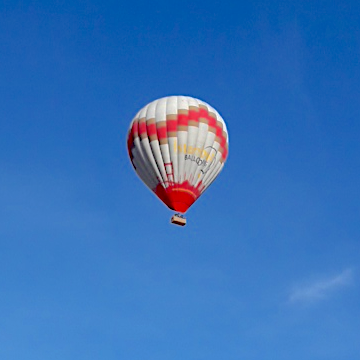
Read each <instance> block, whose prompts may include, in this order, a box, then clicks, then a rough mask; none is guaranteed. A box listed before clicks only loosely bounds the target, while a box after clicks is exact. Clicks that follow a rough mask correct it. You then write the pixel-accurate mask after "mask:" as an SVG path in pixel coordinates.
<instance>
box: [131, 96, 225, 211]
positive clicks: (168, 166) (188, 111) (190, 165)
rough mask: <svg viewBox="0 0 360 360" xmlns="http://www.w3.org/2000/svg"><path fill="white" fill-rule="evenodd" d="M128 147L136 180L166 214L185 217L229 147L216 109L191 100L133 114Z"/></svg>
mask: <svg viewBox="0 0 360 360" xmlns="http://www.w3.org/2000/svg"><path fill="white" fill-rule="evenodd" d="M127 145H128V151H129V156H130V160H131V163H132V164H133V166H134V169H135V171H136V173H137V174H138V175H139V177H140V179H141V180H142V181H143V182H144V183H145V184H146V185H147V186H148V187H149V188H150V189H151V190H152V191H153V192H154V193H155V194H156V195H157V196H158V197H159V198H160V199H161V200H162V201H163V202H164V203H165V204H166V205H167V206H168V207H169V208H170V209H172V210H175V211H177V212H181V213H185V212H186V211H187V210H188V208H189V207H190V206H191V205H192V204H193V203H194V202H195V201H196V200H197V199H198V198H199V196H200V195H201V194H202V193H203V192H204V191H205V190H206V189H207V188H208V187H209V185H210V184H211V183H212V182H213V181H214V180H215V178H216V177H217V175H218V174H219V172H220V171H221V170H222V168H223V166H224V163H225V161H226V158H227V155H228V148H229V141H228V132H227V129H226V125H225V122H224V120H223V119H222V117H221V116H220V115H219V113H218V112H217V111H216V110H215V109H214V108H212V107H211V106H210V105H208V104H207V103H205V102H204V101H201V100H198V99H195V98H192V97H188V96H170V97H165V98H162V99H158V100H155V101H153V102H151V103H149V104H148V105H146V106H145V107H144V108H142V109H141V110H140V111H139V112H138V113H137V114H136V116H135V118H134V119H133V121H132V122H131V124H130V128H129V133H128V140H127Z"/></svg>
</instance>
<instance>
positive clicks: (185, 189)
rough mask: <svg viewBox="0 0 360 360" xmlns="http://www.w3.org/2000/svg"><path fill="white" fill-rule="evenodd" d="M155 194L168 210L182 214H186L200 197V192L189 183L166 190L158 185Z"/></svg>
mask: <svg viewBox="0 0 360 360" xmlns="http://www.w3.org/2000/svg"><path fill="white" fill-rule="evenodd" d="M154 192H155V194H156V195H157V196H158V198H159V199H160V200H161V201H162V202H163V203H164V204H165V205H166V206H167V207H168V208H170V209H171V210H174V211H177V212H180V213H182V214H184V213H185V212H186V211H187V210H188V209H189V207H190V206H191V205H192V204H193V203H194V202H195V201H196V200H197V199H198V197H199V196H200V191H199V190H198V189H197V188H195V187H194V186H192V185H190V184H189V183H188V182H187V181H185V182H183V183H181V184H171V185H169V186H168V187H166V188H164V187H163V186H162V185H161V184H158V186H157V187H156V189H155V190H154Z"/></svg>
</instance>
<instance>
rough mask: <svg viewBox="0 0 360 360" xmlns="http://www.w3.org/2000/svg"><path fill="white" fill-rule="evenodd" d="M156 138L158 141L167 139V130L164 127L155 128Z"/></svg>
mask: <svg viewBox="0 0 360 360" xmlns="http://www.w3.org/2000/svg"><path fill="white" fill-rule="evenodd" d="M157 136H158V138H159V139H166V138H167V129H166V126H160V127H158V128H157Z"/></svg>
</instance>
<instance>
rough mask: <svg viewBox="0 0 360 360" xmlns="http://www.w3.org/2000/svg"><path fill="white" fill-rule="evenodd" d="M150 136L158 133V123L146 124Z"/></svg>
mask: <svg viewBox="0 0 360 360" xmlns="http://www.w3.org/2000/svg"><path fill="white" fill-rule="evenodd" d="M146 128H147V133H148V136H153V135H157V131H156V124H150V125H147V126H146Z"/></svg>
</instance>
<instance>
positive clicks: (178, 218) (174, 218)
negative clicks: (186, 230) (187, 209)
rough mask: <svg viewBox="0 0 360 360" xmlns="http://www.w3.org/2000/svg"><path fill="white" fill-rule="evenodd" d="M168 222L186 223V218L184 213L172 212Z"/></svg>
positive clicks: (180, 224) (175, 223) (182, 224)
mask: <svg viewBox="0 0 360 360" xmlns="http://www.w3.org/2000/svg"><path fill="white" fill-rule="evenodd" d="M170 222H171V223H172V224H174V225H179V226H185V225H186V219H185V217H184V215H181V214H174V215H173V216H172V218H171V220H170Z"/></svg>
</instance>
